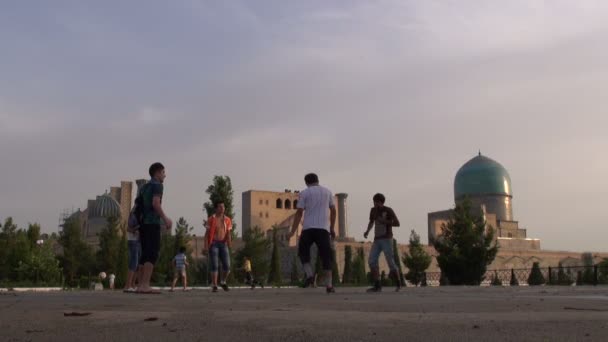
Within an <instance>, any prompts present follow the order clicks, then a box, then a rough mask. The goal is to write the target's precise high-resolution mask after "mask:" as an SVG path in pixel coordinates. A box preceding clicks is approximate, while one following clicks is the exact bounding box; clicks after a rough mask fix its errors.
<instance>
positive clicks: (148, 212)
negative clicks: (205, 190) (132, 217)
mask: <svg viewBox="0 0 608 342" xmlns="http://www.w3.org/2000/svg"><path fill="white" fill-rule="evenodd" d="M148 172H149V174H150V177H151V179H150V182H148V183H147V184H146V185H144V188H143V189H142V196H143V225H142V227H141V228H140V229H139V239H140V242H141V258H140V261H139V264H140V266H141V267H142V269H143V271H142V279H141V282H140V284H139V286H138V288H137V293H144V294H158V293H160V292H159V291H155V290H153V289H152V288H151V287H150V279H151V278H152V272H153V271H154V265H155V264H156V262H157V261H158V255H159V252H160V234H161V233H160V229H161V222H164V223H165V225H166V227H167V230H171V227H172V226H173V221H171V219H170V218H169V217H167V215H165V212H164V211H163V208H162V199H163V191H164V187H163V182H164V181H165V177H166V174H165V167H164V166H163V164H161V163H154V164H152V165H151V166H150V169H149V170H148Z"/></svg>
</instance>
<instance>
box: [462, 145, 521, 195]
mask: <svg viewBox="0 0 608 342" xmlns="http://www.w3.org/2000/svg"><path fill="white" fill-rule="evenodd" d="M479 195H506V196H509V197H510V196H512V195H513V194H512V189H511V177H510V176H509V173H508V172H507V169H505V168H504V167H503V166H502V165H500V163H498V162H496V161H494V160H492V159H490V158H488V157H486V156H482V155H481V153H480V154H479V155H478V156H477V157H475V158H473V159H471V160H469V161H468V162H467V163H466V164H464V165H463V166H462V167H461V168H460V170H458V173H456V178H455V180H454V198H455V199H456V200H458V199H461V198H463V197H465V196H470V197H472V196H479Z"/></svg>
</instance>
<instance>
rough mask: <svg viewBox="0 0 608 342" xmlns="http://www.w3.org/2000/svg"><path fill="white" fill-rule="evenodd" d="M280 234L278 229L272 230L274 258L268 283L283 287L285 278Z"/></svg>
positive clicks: (271, 259) (271, 262)
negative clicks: (282, 268)
mask: <svg viewBox="0 0 608 342" xmlns="http://www.w3.org/2000/svg"><path fill="white" fill-rule="evenodd" d="M279 248H280V245H279V234H278V229H277V228H276V227H274V228H272V256H271V258H270V274H269V276H268V282H269V283H270V284H273V285H276V286H281V284H282V282H283V279H282V278H283V277H282V274H281V254H280V251H279Z"/></svg>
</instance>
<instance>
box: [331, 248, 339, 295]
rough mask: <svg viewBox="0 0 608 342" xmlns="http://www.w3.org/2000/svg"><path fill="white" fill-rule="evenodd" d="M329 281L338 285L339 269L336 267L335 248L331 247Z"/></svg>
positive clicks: (333, 284)
mask: <svg viewBox="0 0 608 342" xmlns="http://www.w3.org/2000/svg"><path fill="white" fill-rule="evenodd" d="M331 256H332V258H331V282H332V284H331V285H332V286H339V285H340V270H339V269H338V260H336V248H335V247H334V248H332V249H331Z"/></svg>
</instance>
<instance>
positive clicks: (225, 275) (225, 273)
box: [222, 271, 230, 284]
mask: <svg viewBox="0 0 608 342" xmlns="http://www.w3.org/2000/svg"><path fill="white" fill-rule="evenodd" d="M229 275H230V271H228V272H222V284H226V279H228V276H229Z"/></svg>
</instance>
